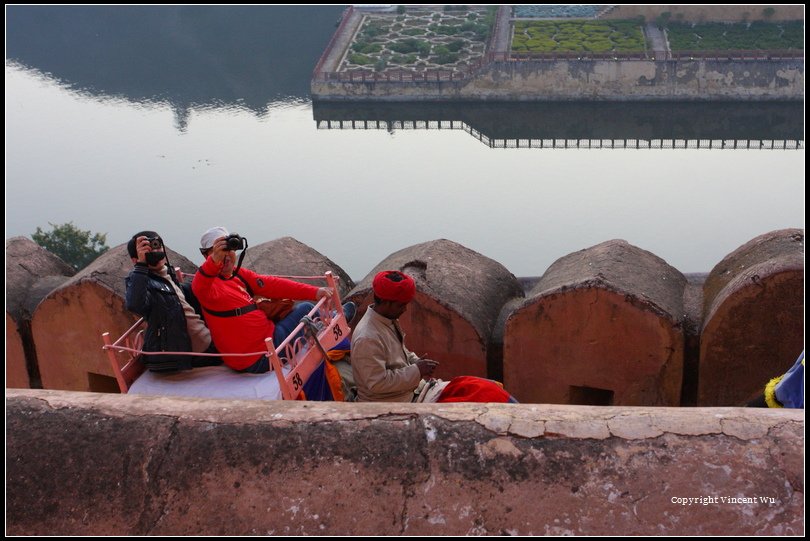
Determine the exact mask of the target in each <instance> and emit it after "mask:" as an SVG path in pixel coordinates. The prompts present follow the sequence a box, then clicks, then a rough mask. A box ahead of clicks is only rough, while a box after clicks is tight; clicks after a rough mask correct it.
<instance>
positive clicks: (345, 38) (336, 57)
mask: <svg viewBox="0 0 810 541" xmlns="http://www.w3.org/2000/svg"><path fill="white" fill-rule="evenodd" d="M362 21H363V14H362V13H361V12H360V11H359V10H354V11H353V12H352V14H351V15H350V16H349V20H348V22H347V24H346V27H345V28H344V29H343V32H342V33H341V35H340V36H337V38H336V39H335V43H334V44H333V46H332V49H331V50H330V51H329V55H328V56H327V57H326V61H324V63H323V67H322V68H321V70H322V71H327V72H333V71H337V70H338V66H339V65H340V61H341V60H342V59H343V54H344V53H345V52H346V49H347V48H348V46H349V43H351V41H352V39H353V38H354V34H355V32H357V28H358V27H359V26H360V23H361V22H362Z"/></svg>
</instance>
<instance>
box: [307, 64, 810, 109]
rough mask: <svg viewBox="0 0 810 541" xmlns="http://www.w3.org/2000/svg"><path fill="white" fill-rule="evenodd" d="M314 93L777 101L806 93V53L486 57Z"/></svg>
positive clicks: (325, 85) (331, 85)
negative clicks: (447, 71) (460, 76)
mask: <svg viewBox="0 0 810 541" xmlns="http://www.w3.org/2000/svg"><path fill="white" fill-rule="evenodd" d="M310 88H311V92H312V96H313V98H314V99H319V100H358V101H360V100H367V99H375V100H377V99H379V100H392V101H396V100H400V101H419V100H425V101H446V100H503V101H510V100H518V101H532V100H538V101H570V100H584V101H634V100H642V101H672V100H679V101H680V100H682V101H713V100H722V99H727V100H746V101H781V100H802V99H803V97H804V60H803V59H800V58H796V59H785V60H744V61H743V60H688V59H684V60H669V61H655V60H618V61H617V60H586V59H583V60H571V61H568V60H558V61H547V60H538V61H521V62H513V61H510V62H492V63H490V64H487V65H485V66H483V67H482V68H481V69H479V70H478V72H477V73H476V75H475V77H474V78H470V79H465V80H462V81H440V82H436V81H418V82H404V83H399V82H394V81H391V82H388V81H383V82H379V83H375V82H365V83H360V82H356V83H350V82H345V83H344V82H336V81H329V82H321V81H316V80H313V81H312V84H311V87H310Z"/></svg>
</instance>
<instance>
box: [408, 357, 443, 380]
mask: <svg viewBox="0 0 810 541" xmlns="http://www.w3.org/2000/svg"><path fill="white" fill-rule="evenodd" d="M414 364H416V366H417V367H418V368H419V375H420V376H422V378H423V379H424V378H426V377H429V376H432V375H433V371H434V370H436V367H437V366H439V363H438V362H437V361H432V360H430V359H421V360H418V361H416V363H414Z"/></svg>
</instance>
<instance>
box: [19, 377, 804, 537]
mask: <svg viewBox="0 0 810 541" xmlns="http://www.w3.org/2000/svg"><path fill="white" fill-rule="evenodd" d="M803 432H804V415H803V412H801V411H796V410H780V411H770V410H741V409H735V408H719V409H718V408H714V409H704V408H695V409H671V408H653V409H644V408H619V407H607V408H596V407H572V406H530V405H507V404H497V405H495V404H490V405H485V404H446V405H438V404H334V403H333V404H329V403H296V402H275V403H269V404H268V403H265V402H238V401H217V400H205V401H204V400H193V399H185V400H184V399H169V398H154V397H152V398H149V397H140V398H139V397H133V396H118V395H100V394H89V393H68V392H54V391H30V390H29V391H17V390H13V391H11V392H10V393H9V397H8V398H7V403H6V463H7V468H6V528H7V530H6V533H7V534H10V535H155V536H166V535H217V536H219V535H351V536H365V535H422V536H434V535H487V534H489V535H544V534H551V535H645V536H649V535H666V534H671V535H695V536H705V535H738V536H740V535H798V536H801V535H803V534H804V485H803V478H804V467H803V463H804V458H803V448H804V437H803ZM702 496H703V497H711V498H712V499H713V500H712V501H711V503H707V504H706V505H704V504H703V503H704V502H705V500H696V501H694V502H692V503H691V505H688V504H687V503H688V500H686V498H690V497H691V498H695V497H697V498H700V497H702ZM729 497H733V498H748V499H743V500H741V501H736V502H735V503H731V502H730V501H729V500H728V498H729ZM714 498H716V500H714ZM720 498H724V501H720Z"/></svg>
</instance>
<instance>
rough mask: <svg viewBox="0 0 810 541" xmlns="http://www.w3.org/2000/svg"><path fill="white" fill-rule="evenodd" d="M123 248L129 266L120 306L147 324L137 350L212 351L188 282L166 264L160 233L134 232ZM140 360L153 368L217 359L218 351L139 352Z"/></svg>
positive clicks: (189, 365)
mask: <svg viewBox="0 0 810 541" xmlns="http://www.w3.org/2000/svg"><path fill="white" fill-rule="evenodd" d="M127 252H128V253H129V256H130V257H131V258H132V262H133V263H134V264H135V267H134V268H133V269H132V271H131V272H130V273H129V275H128V276H127V278H126V286H127V294H126V307H127V310H130V311H132V312H135V313H136V314H138V315H140V316H143V317H144V319H146V322H147V324H148V326H147V328H146V333H145V336H144V344H143V350H144V351H188V352H194V353H215V352H216V348H214V344H213V342H212V341H211V333H210V332H209V331H208V327H206V325H205V322H204V321H203V319H202V317H201V310H200V305H199V303H198V302H197V299H196V298H195V297H194V294H193V293H192V292H191V285H190V284H182V283H180V282H179V281H178V280H177V277H176V276H175V274H174V271H173V270H172V269H171V267H170V266H169V265H167V261H166V249H165V247H164V245H163V239H161V238H160V235H158V234H157V233H155V232H154V231H141V232H140V233H136V234H135V235H133V236H132V238H131V239H130V240H129V242H128V243H127ZM143 361H144V363H145V364H146V366H147V367H148V368H149V369H150V370H152V371H154V372H168V371H175V370H188V369H190V368H193V367H196V366H210V365H217V364H222V360H221V359H220V358H219V357H204V356H197V355H148V354H145V355H144V356H143Z"/></svg>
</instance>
